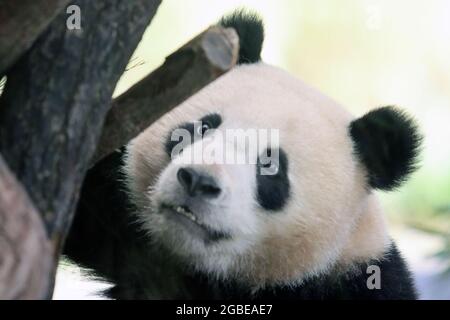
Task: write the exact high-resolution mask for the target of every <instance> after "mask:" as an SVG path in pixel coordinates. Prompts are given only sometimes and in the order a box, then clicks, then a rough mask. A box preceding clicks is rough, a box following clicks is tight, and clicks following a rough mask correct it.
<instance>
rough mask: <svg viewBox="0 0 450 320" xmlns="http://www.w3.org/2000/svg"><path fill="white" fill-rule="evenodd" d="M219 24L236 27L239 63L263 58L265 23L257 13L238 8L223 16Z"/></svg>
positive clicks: (252, 61) (253, 61)
mask: <svg viewBox="0 0 450 320" xmlns="http://www.w3.org/2000/svg"><path fill="white" fill-rule="evenodd" d="M219 24H220V25H221V26H223V27H225V28H229V27H232V28H234V29H235V30H236V32H237V34H238V36H239V60H238V64H242V63H255V62H258V61H260V60H261V50H262V45H263V42H264V25H263V22H262V20H261V18H260V17H259V16H258V15H257V14H256V13H252V12H248V11H246V10H237V11H235V12H233V13H232V14H230V15H227V16H225V17H223V18H222V19H221V20H220V22H219Z"/></svg>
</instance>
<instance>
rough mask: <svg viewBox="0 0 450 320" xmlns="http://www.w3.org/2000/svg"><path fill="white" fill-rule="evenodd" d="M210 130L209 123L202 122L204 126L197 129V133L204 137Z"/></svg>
mask: <svg viewBox="0 0 450 320" xmlns="http://www.w3.org/2000/svg"><path fill="white" fill-rule="evenodd" d="M209 129H211V126H210V125H209V123H207V122H202V125H201V126H198V127H197V133H198V134H199V135H200V136H202V137H203V136H204V135H205V132H206V131H208V130H209Z"/></svg>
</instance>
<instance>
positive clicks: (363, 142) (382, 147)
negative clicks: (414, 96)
mask: <svg viewBox="0 0 450 320" xmlns="http://www.w3.org/2000/svg"><path fill="white" fill-rule="evenodd" d="M350 135H351V137H352V139H353V141H354V147H355V151H356V154H357V156H358V157H359V159H360V160H361V161H362V163H363V164H364V165H365V167H366V168H367V171H368V180H369V185H370V186H371V187H372V188H375V189H381V190H392V189H394V188H396V187H398V186H400V185H401V184H402V182H403V181H405V180H406V179H407V178H408V176H409V174H410V173H412V172H413V171H414V170H415V169H416V157H417V155H418V153H419V146H420V142H421V136H420V135H419V133H418V130H417V126H416V124H415V123H414V121H413V119H411V118H410V117H409V116H407V115H406V114H405V113H404V112H402V111H400V110H398V109H396V108H393V107H383V108H379V109H376V110H373V111H371V112H369V113H367V114H366V115H365V116H363V117H361V118H359V119H357V120H355V121H353V122H352V123H351V124H350Z"/></svg>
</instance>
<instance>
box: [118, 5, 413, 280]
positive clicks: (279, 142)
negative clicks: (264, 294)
mask: <svg viewBox="0 0 450 320" xmlns="http://www.w3.org/2000/svg"><path fill="white" fill-rule="evenodd" d="M222 24H223V25H225V26H232V27H234V28H235V29H236V30H237V32H238V34H239V36H240V42H241V47H240V59H239V61H240V62H241V64H240V65H239V66H237V67H235V68H234V69H233V70H231V71H230V72H228V73H227V74H225V75H224V76H222V77H221V78H219V79H218V80H216V81H215V82H213V83H211V84H210V85H208V86H207V87H205V88H204V89H203V90H201V91H200V92H199V93H197V94H195V95H194V96H192V97H191V98H190V99H188V100H187V101H185V102H184V103H183V104H181V105H179V106H178V107H177V108H175V109H174V110H173V111H171V112H169V113H168V114H166V115H165V116H163V117H162V118H161V119H160V120H158V121H157V122H156V123H154V124H153V125H152V126H150V127H149V128H148V129H147V130H145V131H144V132H143V133H142V134H140V135H139V136H138V137H136V138H135V139H134V140H133V141H132V142H131V143H130V144H129V146H128V148H127V158H126V164H125V167H124V170H125V173H126V176H127V183H128V188H129V192H130V195H131V197H132V199H133V200H134V202H135V203H136V205H137V207H138V209H139V210H138V211H139V212H138V216H139V218H140V220H141V221H142V223H143V226H144V228H145V229H146V230H147V231H149V233H150V234H151V239H153V240H154V241H156V242H157V243H159V244H162V245H163V246H164V247H166V248H167V249H169V250H170V251H171V252H173V253H174V254H175V255H176V256H178V257H180V258H181V259H182V260H183V261H184V262H186V265H187V266H190V267H193V268H194V269H195V270H197V271H200V272H203V273H205V274H207V275H210V276H213V277H220V278H235V279H239V280H240V281H244V282H247V283H249V284H252V285H254V286H264V285H270V284H283V283H284V284H287V283H292V282H293V281H302V280H303V279H305V278H307V277H309V276H312V275H316V274H320V273H323V272H326V271H327V270H330V268H333V267H337V266H351V265H352V264H353V263H355V262H360V261H366V260H368V259H373V258H379V257H381V255H382V254H383V252H385V250H386V248H387V246H388V245H389V238H388V236H387V235H386V231H385V227H384V220H383V215H382V212H381V210H380V209H379V207H378V202H377V200H376V198H375V196H374V194H373V192H372V190H373V189H381V190H391V189H393V188H396V187H398V186H399V185H400V184H401V183H402V182H403V181H404V180H405V179H406V178H407V176H408V174H409V173H411V172H412V171H413V169H414V163H415V158H416V155H417V149H418V145H419V140H420V139H419V136H418V134H417V130H416V127H415V125H414V123H413V121H412V120H411V119H410V118H409V117H407V116H406V115H405V114H404V113H402V112H401V111H399V110H397V109H395V108H393V107H384V108H380V109H377V110H374V111H372V112H370V113H368V114H366V115H365V116H363V117H361V118H358V119H355V118H354V117H353V116H352V115H351V114H350V113H348V112H347V111H346V110H345V109H343V108H342V107H341V106H340V105H339V104H337V103H336V102H334V101H333V100H331V99H329V98H327V97H326V96H324V95H322V94H321V93H319V92H317V91H316V90H315V89H313V88H311V87H309V86H307V85H306V84H304V83H303V82H301V81H300V80H298V79H296V78H294V77H292V76H291V75H289V74H288V73H286V72H284V71H282V70H280V69H278V68H275V67H272V66H269V65H266V64H264V63H262V62H260V58H259V57H260V51H261V46H262V40H263V36H262V35H263V27H262V23H261V21H260V20H259V19H258V18H257V17H256V16H255V15H248V14H245V13H244V12H238V13H235V14H234V15H232V16H230V17H227V18H225V19H223V20H222ZM239 131H240V132H241V134H243V135H244V137H245V139H248V140H245V141H247V142H245V143H243V144H242V143H241V144H239V143H237V141H238V139H236V135H233V134H229V133H230V132H232V133H236V132H239ZM272 133H273V134H272ZM255 135H256V137H257V138H256V140H257V141H258V142H257V143H256V144H257V146H256V147H255V146H253V147H252V146H250V145H251V144H252V143H250V142H248V141H250V140H251V139H252V138H254V136H255ZM180 137H184V138H186V137H188V138H192V139H187V141H188V143H186V139H184V138H183V139H181V138H180ZM241 138H242V136H241ZM181 140H183V141H182V143H179V142H180V141H181ZM253 141H254V140H253ZM241 142H242V140H241ZM174 149H177V151H178V152H175V153H174ZM211 150H214V151H213V152H211ZM221 150H222V151H223V152H222V154H221V156H222V157H220V156H219V157H217V158H214V159H213V160H211V155H212V154H214V156H216V155H217V154H220V153H221ZM230 152H234V154H235V155H244V158H245V161H243V162H242V161H241V162H239V161H235V162H233V161H226V160H225V161H222V162H220V161H217V160H218V159H222V160H223V159H224V158H226V155H227V154H229V153H230ZM183 155H190V157H187V158H185V157H183ZM196 156H198V158H195V157H196ZM199 159H200V161H198V160H199ZM234 159H235V160H236V159H237V156H236V157H235V158H234ZM242 159H243V158H241V160H242ZM196 160H197V161H196ZM264 172H265V173H264Z"/></svg>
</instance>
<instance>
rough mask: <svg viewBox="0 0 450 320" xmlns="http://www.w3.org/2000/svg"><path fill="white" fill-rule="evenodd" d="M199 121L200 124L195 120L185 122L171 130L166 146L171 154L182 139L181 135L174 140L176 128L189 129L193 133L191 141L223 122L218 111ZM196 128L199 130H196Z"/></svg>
mask: <svg viewBox="0 0 450 320" xmlns="http://www.w3.org/2000/svg"><path fill="white" fill-rule="evenodd" d="M198 121H200V126H198V125H195V124H194V122H185V123H182V124H181V125H179V126H178V127H176V128H173V129H172V130H170V132H169V134H168V136H167V139H166V143H165V146H164V147H165V150H166V152H167V154H168V155H169V156H170V155H171V153H172V150H173V148H174V147H175V146H176V145H177V144H179V143H180V142H181V141H182V138H181V137H179V139H178V140H172V133H173V132H174V131H175V130H177V129H184V130H187V131H188V132H189V133H190V135H191V141H193V140H194V137H199V136H201V137H202V136H203V134H204V133H205V132H206V130H209V129H216V128H218V127H219V126H220V125H221V124H222V117H221V116H220V115H219V114H217V113H209V114H207V115H205V116H204V117H202V118H201V119H200V120H198ZM196 129H197V131H198V132H196ZM196 135H199V136H196Z"/></svg>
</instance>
